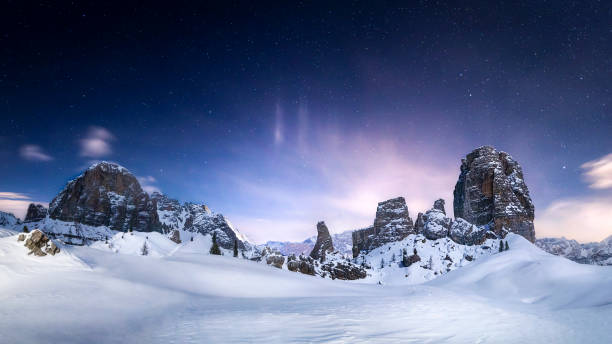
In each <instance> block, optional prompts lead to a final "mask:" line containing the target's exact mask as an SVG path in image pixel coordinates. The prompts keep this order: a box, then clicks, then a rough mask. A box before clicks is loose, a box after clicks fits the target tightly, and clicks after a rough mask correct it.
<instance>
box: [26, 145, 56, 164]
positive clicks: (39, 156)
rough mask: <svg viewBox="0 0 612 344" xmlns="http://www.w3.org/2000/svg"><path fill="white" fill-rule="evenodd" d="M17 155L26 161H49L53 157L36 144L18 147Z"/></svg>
mask: <svg viewBox="0 0 612 344" xmlns="http://www.w3.org/2000/svg"><path fill="white" fill-rule="evenodd" d="M19 155H21V157H22V158H24V159H25V160H28V161H51V160H53V157H52V156H50V155H48V154H46V153H45V152H44V151H43V149H42V147H40V146H38V145H23V146H21V148H19Z"/></svg>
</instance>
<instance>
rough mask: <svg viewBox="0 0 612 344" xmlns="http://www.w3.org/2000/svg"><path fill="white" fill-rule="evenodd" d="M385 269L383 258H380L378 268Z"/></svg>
mask: <svg viewBox="0 0 612 344" xmlns="http://www.w3.org/2000/svg"><path fill="white" fill-rule="evenodd" d="M384 267H385V258H381V259H380V268H381V269H382V268H384Z"/></svg>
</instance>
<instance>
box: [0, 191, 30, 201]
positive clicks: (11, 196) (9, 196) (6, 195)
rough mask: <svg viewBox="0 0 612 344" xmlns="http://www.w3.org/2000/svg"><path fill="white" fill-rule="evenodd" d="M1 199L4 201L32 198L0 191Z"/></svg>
mask: <svg viewBox="0 0 612 344" xmlns="http://www.w3.org/2000/svg"><path fill="white" fill-rule="evenodd" d="M0 198H3V199H30V197H28V196H26V195H24V194H22V193H18V192H6V191H0Z"/></svg>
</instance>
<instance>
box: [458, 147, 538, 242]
mask: <svg viewBox="0 0 612 344" xmlns="http://www.w3.org/2000/svg"><path fill="white" fill-rule="evenodd" d="M453 195H454V200H453V208H454V211H455V217H457V218H463V219H464V220H466V221H468V222H470V223H473V224H475V225H477V226H484V225H489V226H490V229H491V230H492V231H494V232H495V233H496V234H498V235H499V234H501V235H503V234H504V232H505V231H504V230H506V231H509V232H513V233H516V234H520V235H522V236H523V237H525V238H526V239H527V240H529V241H531V242H534V241H535V229H534V227H533V219H534V206H533V203H532V202H531V198H530V197H529V190H528V189H527V185H526V184H525V181H524V179H523V170H522V168H521V165H519V163H518V162H516V161H515V160H514V159H512V157H511V156H510V155H508V153H506V152H501V151H497V150H496V149H495V148H493V147H490V146H483V147H480V148H477V149H475V150H474V151H472V152H471V153H470V154H468V155H467V156H466V157H465V159H462V161H461V173H460V174H459V180H458V181H457V184H456V185H455V191H454V193H453Z"/></svg>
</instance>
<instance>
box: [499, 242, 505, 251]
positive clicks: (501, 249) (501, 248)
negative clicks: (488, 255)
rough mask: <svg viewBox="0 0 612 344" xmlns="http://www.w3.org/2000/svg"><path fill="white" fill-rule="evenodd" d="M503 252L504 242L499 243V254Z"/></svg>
mask: <svg viewBox="0 0 612 344" xmlns="http://www.w3.org/2000/svg"><path fill="white" fill-rule="evenodd" d="M503 251H504V242H503V241H501V240H500V241H499V252H503Z"/></svg>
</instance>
